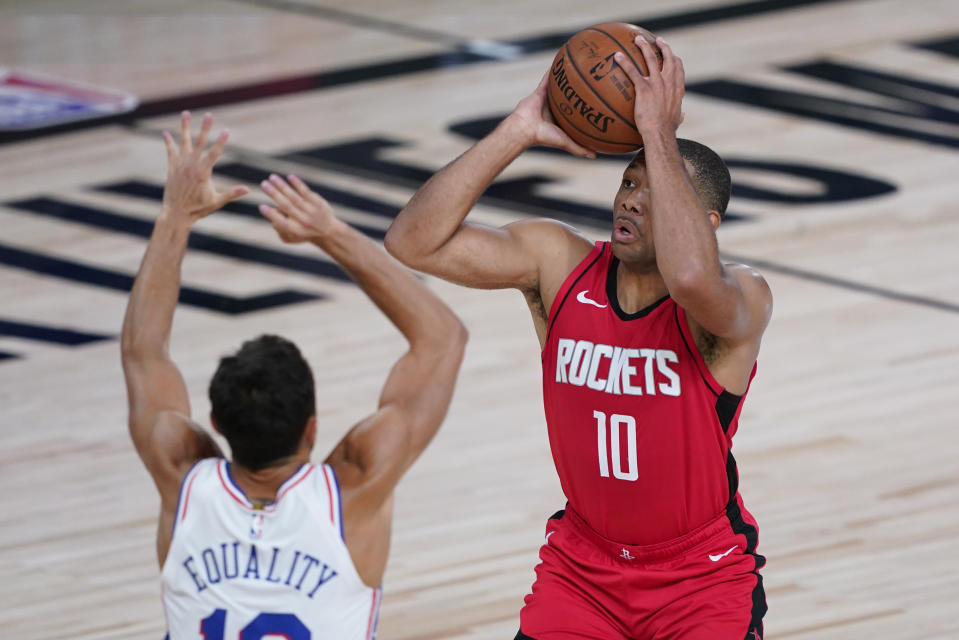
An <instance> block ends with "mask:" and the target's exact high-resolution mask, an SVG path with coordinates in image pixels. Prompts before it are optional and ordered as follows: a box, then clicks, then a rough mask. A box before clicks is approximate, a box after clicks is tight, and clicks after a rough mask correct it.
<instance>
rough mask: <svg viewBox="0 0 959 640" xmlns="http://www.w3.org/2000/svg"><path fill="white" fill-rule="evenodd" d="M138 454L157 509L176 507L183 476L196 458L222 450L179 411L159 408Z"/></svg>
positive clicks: (210, 455)
mask: <svg viewBox="0 0 959 640" xmlns="http://www.w3.org/2000/svg"><path fill="white" fill-rule="evenodd" d="M147 438H148V440H147V443H146V444H147V450H145V451H141V452H140V457H141V458H142V459H143V463H144V465H145V466H146V468H147V470H148V471H149V472H150V476H151V477H152V478H153V482H154V484H156V487H157V491H158V492H159V494H160V501H161V510H163V511H168V510H172V511H175V510H176V504H177V499H178V497H179V494H180V484H181V482H182V481H183V477H184V476H185V475H186V473H187V472H188V471H189V470H190V467H192V466H193V465H194V464H196V462H197V461H198V460H202V459H203V458H211V457H219V456H222V455H223V453H222V452H221V451H220V447H219V446H218V445H217V444H216V441H215V440H213V437H212V436H211V435H210V434H209V433H207V432H206V431H204V430H203V428H202V427H201V426H200V425H198V424H197V423H195V422H194V421H193V420H191V419H190V418H189V416H186V415H184V414H182V413H179V412H176V411H160V412H159V413H157V414H156V417H155V420H154V423H153V427H152V429H151V430H150V433H149V435H148V436H147Z"/></svg>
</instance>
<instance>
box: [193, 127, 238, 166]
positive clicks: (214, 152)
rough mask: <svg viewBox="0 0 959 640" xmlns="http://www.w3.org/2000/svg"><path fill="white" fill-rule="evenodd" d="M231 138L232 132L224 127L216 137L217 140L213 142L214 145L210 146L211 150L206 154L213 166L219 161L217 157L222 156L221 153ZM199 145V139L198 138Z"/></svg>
mask: <svg viewBox="0 0 959 640" xmlns="http://www.w3.org/2000/svg"><path fill="white" fill-rule="evenodd" d="M229 138H230V132H229V131H227V130H226V129H224V130H223V131H221V132H220V135H218V136H217V137H216V142H214V143H213V146H212V147H210V151H209V152H208V153H207V154H206V162H207V164H208V165H210V166H211V167H212V166H213V163H214V162H216V161H217V158H219V157H220V154H222V153H223V149H224V148H225V147H226V141H227V140H228V139H229ZM197 144H198V145H199V140H197Z"/></svg>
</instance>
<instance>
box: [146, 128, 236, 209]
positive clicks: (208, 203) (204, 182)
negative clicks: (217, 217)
mask: <svg viewBox="0 0 959 640" xmlns="http://www.w3.org/2000/svg"><path fill="white" fill-rule="evenodd" d="M190 125H191V116H190V112H189V111H184V112H183V113H182V114H180V140H179V142H177V141H176V140H174V138H173V136H172V135H171V134H170V132H169V131H164V132H163V141H164V142H165V143H166V151H167V179H166V186H165V187H164V188H163V213H164V215H166V216H169V217H170V218H171V219H174V220H177V221H181V222H183V223H185V224H188V225H192V224H193V223H194V222H196V221H197V220H199V219H200V218H203V217H205V216H208V215H210V214H211V213H213V212H214V211H216V210H217V209H220V208H221V207H223V206H224V205H226V204H227V203H229V202H232V201H233V200H236V199H237V198H240V197H242V196H244V195H246V194H247V191H248V190H247V188H246V187H243V186H236V187H233V188H232V189H230V190H229V191H226V192H222V191H218V190H217V189H216V187H214V186H213V179H212V175H213V164H214V163H215V162H216V160H217V158H219V157H220V154H221V153H223V148H224V147H225V146H226V140H227V137H228V136H229V134H228V133H227V132H226V131H223V132H222V133H221V134H220V135H219V136H217V138H216V142H214V144H213V146H212V147H211V148H210V149H209V150H207V149H206V144H207V141H208V140H209V138H210V130H211V129H212V128H213V115H212V114H210V113H207V114H206V115H204V116H203V123H202V125H201V127H200V135H198V136H197V139H196V144H193V137H192V134H191V132H190V129H191V126H190Z"/></svg>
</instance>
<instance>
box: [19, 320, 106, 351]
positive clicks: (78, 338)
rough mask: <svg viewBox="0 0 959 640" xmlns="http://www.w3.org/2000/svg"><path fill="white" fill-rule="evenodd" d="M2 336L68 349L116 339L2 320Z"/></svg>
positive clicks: (99, 334) (60, 328) (61, 328)
mask: <svg viewBox="0 0 959 640" xmlns="http://www.w3.org/2000/svg"><path fill="white" fill-rule="evenodd" d="M0 336H6V337H11V338H25V339H27V340H38V341H40V342H53V343H55V344H61V345H64V346H68V347H75V346H79V345H84V344H90V343H91V342H101V341H103V340H113V339H114V338H115V337H116V336H112V335H108V334H103V333H89V332H87V331H76V330H74V329H65V328H63V327H52V326H49V325H39V324H35V323H26V322H17V321H15V320H3V319H2V318H0Z"/></svg>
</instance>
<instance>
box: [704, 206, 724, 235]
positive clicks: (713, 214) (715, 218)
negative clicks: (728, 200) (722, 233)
mask: <svg viewBox="0 0 959 640" xmlns="http://www.w3.org/2000/svg"><path fill="white" fill-rule="evenodd" d="M706 215H708V216H709V222H710V223H712V225H713V231H715V230H716V229H718V228H719V223H720V222H722V221H723V217H722V216H721V215H719V212H718V211H716V210H714V209H710V210H709V211H707V212H706Z"/></svg>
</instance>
